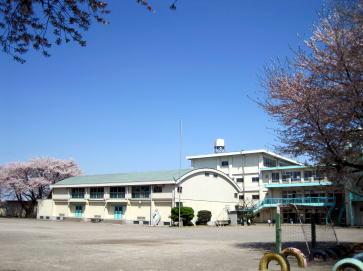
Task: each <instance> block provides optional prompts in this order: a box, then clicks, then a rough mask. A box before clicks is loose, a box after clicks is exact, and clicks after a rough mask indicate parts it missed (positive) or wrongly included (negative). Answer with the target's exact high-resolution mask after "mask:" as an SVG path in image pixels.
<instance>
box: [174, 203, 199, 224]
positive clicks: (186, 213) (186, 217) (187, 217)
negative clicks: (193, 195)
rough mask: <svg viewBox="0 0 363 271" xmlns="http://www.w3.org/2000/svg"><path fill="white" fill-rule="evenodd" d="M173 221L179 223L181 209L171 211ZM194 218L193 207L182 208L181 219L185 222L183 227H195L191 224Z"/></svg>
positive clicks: (176, 208) (175, 208)
mask: <svg viewBox="0 0 363 271" xmlns="http://www.w3.org/2000/svg"><path fill="white" fill-rule="evenodd" d="M170 218H171V220H173V221H174V222H179V208H178V207H174V208H172V209H171V216H170ZM193 218H194V210H193V208H191V207H180V219H181V220H182V221H183V225H185V226H188V225H193V223H192V222H191V221H192V219H193Z"/></svg>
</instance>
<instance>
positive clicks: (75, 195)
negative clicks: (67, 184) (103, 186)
mask: <svg viewBox="0 0 363 271" xmlns="http://www.w3.org/2000/svg"><path fill="white" fill-rule="evenodd" d="M71 197H72V199H83V198H84V188H72V192H71Z"/></svg>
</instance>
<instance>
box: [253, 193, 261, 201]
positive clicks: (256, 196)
mask: <svg viewBox="0 0 363 271" xmlns="http://www.w3.org/2000/svg"><path fill="white" fill-rule="evenodd" d="M252 199H253V200H260V195H259V194H253V195H252Z"/></svg>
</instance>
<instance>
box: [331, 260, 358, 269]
mask: <svg viewBox="0 0 363 271" xmlns="http://www.w3.org/2000/svg"><path fill="white" fill-rule="evenodd" d="M348 268H349V270H354V271H362V270H363V263H362V262H361V261H360V260H357V259H353V258H345V259H343V260H340V261H339V262H337V263H336V264H335V265H334V266H333V269H332V271H345V270H346V269H348Z"/></svg>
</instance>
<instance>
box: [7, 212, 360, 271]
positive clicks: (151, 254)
mask: <svg viewBox="0 0 363 271" xmlns="http://www.w3.org/2000/svg"><path fill="white" fill-rule="evenodd" d="M336 232H337V235H338V238H339V239H340V241H341V242H359V241H360V242H363V229H353V228H337V229H336ZM293 235H294V233H292V235H291V237H289V238H293ZM296 236H297V235H296ZM273 241H274V227H268V226H267V225H256V226H244V227H241V226H239V227H222V228H217V227H184V228H181V229H179V228H169V227H149V226H137V225H119V224H108V223H96V224H93V223H84V222H73V221H60V222H56V221H41V220H31V219H9V218H0V244H1V245H0V271H20V270H21V271H23V270H39V271H42V270H109V271H112V270H118V271H121V270H149V271H151V270H175V271H177V270H240V271H249V270H251V271H252V270H253V271H255V270H258V262H259V259H260V257H261V256H262V255H263V252H264V250H267V249H269V248H271V247H273ZM300 245H303V243H300ZM333 264H334V262H326V263H319V264H313V265H310V266H309V268H308V270H331V267H332V265H333ZM291 266H292V270H299V269H298V268H297V267H296V264H295V262H293V263H292V264H291ZM276 270H278V269H276Z"/></svg>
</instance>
